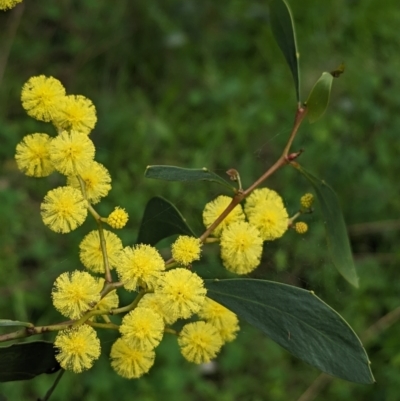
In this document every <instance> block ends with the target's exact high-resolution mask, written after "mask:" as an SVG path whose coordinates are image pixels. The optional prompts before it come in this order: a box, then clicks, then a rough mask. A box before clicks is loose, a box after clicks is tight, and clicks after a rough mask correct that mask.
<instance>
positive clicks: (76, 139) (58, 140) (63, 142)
mask: <svg viewBox="0 0 400 401" xmlns="http://www.w3.org/2000/svg"><path fill="white" fill-rule="evenodd" d="M94 154H95V148H94V145H93V142H92V141H91V140H90V139H89V138H88V136H87V135H85V134H82V133H81V132H77V131H70V132H68V131H63V132H61V133H60V134H59V135H58V136H57V137H55V138H54V139H53V140H52V141H51V143H50V158H51V162H52V163H53V165H54V167H55V168H56V169H57V171H59V172H60V173H61V174H64V175H66V176H71V175H77V174H80V175H81V174H84V173H85V171H87V170H88V169H89V168H90V165H91V164H92V161H93V158H94Z"/></svg>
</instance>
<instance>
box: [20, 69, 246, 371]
mask: <svg viewBox="0 0 400 401" xmlns="http://www.w3.org/2000/svg"><path fill="white" fill-rule="evenodd" d="M21 99H22V105H23V107H24V108H25V110H26V111H27V113H28V114H29V115H30V116H31V117H34V118H36V119H38V120H40V121H45V122H50V123H52V124H53V126H54V127H55V128H56V131H57V133H58V134H57V135H56V136H55V137H51V136H50V135H48V134H46V133H34V134H30V135H27V136H26V137H24V138H23V140H22V141H21V142H20V143H19V144H18V145H17V148H16V156H15V157H16V161H17V165H18V167H19V169H20V170H21V171H22V172H23V173H25V174H26V175H28V176H32V177H46V176H48V175H50V174H51V173H53V172H55V171H57V172H59V173H61V174H62V175H64V176H65V177H66V182H65V185H64V186H61V187H58V188H55V189H53V190H50V191H49V192H48V193H47V195H46V196H45V198H44V201H43V202H42V204H41V216H42V219H43V222H44V224H45V225H46V226H48V227H49V228H50V229H51V230H53V231H55V232H58V233H68V232H70V231H72V230H74V229H76V228H77V227H79V226H80V225H81V224H82V223H83V222H84V220H85V219H86V216H87V214H88V211H89V213H90V214H92V215H93V216H94V217H95V219H96V220H97V222H98V224H99V227H100V228H99V230H94V231H91V232H89V233H88V234H87V235H86V236H85V237H84V238H83V240H82V242H81V243H80V246H79V247H80V259H81V262H82V264H83V266H84V267H85V268H86V270H75V271H73V272H71V273H63V274H61V275H60V276H59V277H58V278H57V279H56V281H55V283H54V286H53V290H52V300H53V305H54V307H55V308H56V309H57V310H58V311H59V312H60V313H61V314H62V315H63V316H65V317H66V318H68V319H71V320H72V323H71V321H68V322H66V323H65V329H63V330H60V331H59V333H58V334H57V336H56V339H55V343H54V345H55V347H56V348H57V350H58V352H57V354H56V358H57V360H58V361H59V363H60V365H61V366H62V367H63V368H64V369H67V370H72V371H74V372H77V373H78V372H82V371H83V370H86V369H89V368H91V367H92V365H93V363H94V361H95V360H96V359H98V358H99V356H100V341H99V339H98V337H97V333H96V328H99V327H102V328H108V329H116V330H118V331H119V333H120V338H118V339H117V340H116V342H115V343H114V345H113V346H112V349H111V354H110V359H111V365H112V367H113V368H114V370H115V371H116V372H117V373H118V374H120V375H121V376H123V377H126V378H137V377H140V376H142V375H143V374H144V373H146V372H148V370H149V369H150V368H151V366H152V365H153V363H154V357H155V353H154V349H155V348H156V347H157V346H158V344H159V343H160V341H161V340H162V338H163V335H164V333H173V334H176V335H177V337H178V344H179V345H180V348H181V352H182V355H183V356H184V357H185V358H186V359H187V360H188V361H190V362H194V363H197V364H199V363H204V362H208V361H210V360H211V359H212V358H214V357H215V356H216V355H217V353H218V352H219V351H220V349H221V347H222V345H223V344H224V343H226V342H228V341H232V340H233V339H234V338H235V336H236V333H237V332H238V330H239V325H238V319H237V317H236V315H235V314H234V313H233V312H231V311H229V310H228V309H226V308H225V307H223V306H222V305H220V304H218V303H216V302H214V301H213V300H211V299H209V298H207V297H206V289H205V287H204V282H203V280H202V279H201V278H200V277H199V276H198V275H197V274H196V273H194V272H192V271H190V270H189V269H187V268H186V267H188V266H190V265H191V264H192V263H193V262H194V261H196V260H199V259H200V253H201V247H202V243H201V241H200V240H199V239H197V238H194V237H188V236H180V237H178V239H177V240H176V241H175V243H174V244H173V246H172V250H171V253H172V257H173V260H174V263H173V264H170V265H168V264H166V262H165V261H164V259H163V258H162V257H161V255H160V253H159V252H158V250H157V249H156V248H154V247H152V246H150V245H145V244H137V245H134V246H126V247H123V244H122V241H121V240H120V238H119V237H118V236H117V235H116V234H115V233H113V232H111V231H109V230H106V229H104V228H103V223H106V224H108V225H109V226H110V227H111V228H113V229H120V228H122V227H124V226H125V224H126V223H127V220H128V215H127V213H126V212H125V211H124V210H123V209H121V208H119V207H117V208H115V210H114V211H113V212H112V213H111V214H110V215H109V216H108V217H107V218H103V217H101V216H99V215H98V214H97V212H96V211H95V210H94V208H93V205H95V204H96V203H98V202H99V201H100V199H101V198H103V197H105V196H106V195H107V194H108V192H109V190H110V189H111V177H110V174H109V173H108V171H107V169H106V168H105V167H104V166H103V165H101V164H100V163H98V162H96V161H95V160H94V156H95V147H94V145H93V142H92V141H91V140H90V139H89V134H90V132H91V130H92V129H93V128H94V126H95V124H96V120H97V117H96V110H95V107H94V106H93V104H92V102H91V101H90V100H89V99H87V98H85V97H84V96H80V95H78V96H75V95H67V94H66V92H65V89H64V87H63V85H62V84H61V82H59V81H58V80H57V79H55V78H53V77H45V76H37V77H32V78H31V79H29V80H28V82H26V84H25V85H24V86H23V89H22V95H21ZM176 266H178V267H176ZM172 267H175V268H172ZM107 270H108V273H109V274H110V270H115V271H116V273H117V276H118V279H119V280H120V281H119V282H118V283H117V285H115V286H111V287H110V286H108V287H107V285H106V281H105V279H104V278H100V277H96V276H94V275H92V274H96V273H100V274H105V273H106V278H107ZM107 284H110V283H107ZM121 286H123V287H124V288H125V289H126V290H127V291H132V292H135V293H136V296H135V298H134V300H133V302H132V303H131V304H130V305H127V306H124V307H119V298H118V295H117V290H116V289H117V288H118V287H121ZM119 313H126V315H125V316H124V317H123V319H122V321H120V324H115V323H114V322H112V321H111V319H110V316H113V315H117V314H119ZM194 315H197V316H198V319H200V320H199V321H194V322H191V323H187V324H186V325H184V326H183V328H182V330H180V331H179V332H177V331H176V330H174V329H173V328H172V327H171V326H172V325H173V324H174V323H175V322H176V321H177V320H178V319H189V318H193V317H194ZM98 319H102V320H103V321H104V322H102V323H99V321H98Z"/></svg>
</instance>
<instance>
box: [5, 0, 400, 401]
mask: <svg viewBox="0 0 400 401" xmlns="http://www.w3.org/2000/svg"><path fill="white" fill-rule="evenodd" d="M291 6H292V10H293V15H294V19H295V23H296V27H297V36H298V45H299V49H300V53H301V59H300V60H301V69H302V71H301V73H302V88H303V99H305V98H306V97H307V94H308V92H309V90H310V89H311V88H312V86H313V84H314V82H315V81H316V80H317V79H318V78H319V76H320V74H321V73H322V71H331V70H333V69H335V68H336V67H337V66H338V65H339V64H340V63H341V62H344V63H345V64H346V71H345V74H343V76H342V77H341V78H340V79H339V80H335V82H334V88H333V94H332V99H331V104H330V106H329V109H328V111H327V113H326V115H325V116H324V118H323V119H322V120H320V121H318V122H317V123H315V124H313V125H309V124H308V122H305V123H304V124H303V126H302V128H301V130H300V133H299V135H298V137H297V139H296V141H295V143H294V148H293V149H294V150H298V149H300V148H303V149H304V150H305V152H304V154H303V155H302V156H301V158H300V160H299V161H300V163H302V165H303V166H305V167H306V168H307V169H309V170H310V171H312V172H313V173H314V174H315V175H317V176H318V177H320V178H322V179H325V180H326V181H327V182H328V183H330V184H331V186H333V188H335V190H336V191H337V193H338V196H339V199H340V201H341V204H342V206H343V210H344V214H345V218H346V221H347V224H348V226H349V233H350V238H351V242H352V246H353V250H354V258H355V261H356V265H357V269H358V273H359V276H360V288H359V289H358V290H356V289H354V288H352V287H351V286H350V285H348V284H347V283H346V282H345V281H344V279H342V278H341V277H340V276H339V275H338V273H337V272H336V270H335V269H334V268H333V266H332V265H331V263H330V261H329V259H328V256H327V248H326V242H325V239H324V230H323V225H322V222H321V218H320V217H321V216H320V214H319V211H318V205H316V212H315V213H314V214H313V215H312V216H309V218H308V219H307V222H308V223H309V226H310V229H309V232H308V233H307V234H306V235H304V236H300V235H297V234H295V233H294V232H289V233H288V234H286V235H285V237H284V238H282V239H281V240H279V241H275V242H272V243H269V244H267V245H266V247H265V252H264V257H263V262H262V265H261V266H260V267H259V268H258V269H257V270H256V272H255V273H254V274H253V276H254V277H262V278H266V279H270V280H276V281H279V282H283V283H288V284H291V285H296V286H300V287H303V288H307V289H312V290H314V291H315V292H316V294H317V295H318V296H320V297H321V298H322V299H323V300H324V301H325V302H327V303H328V304H329V305H331V306H332V307H333V308H335V309H336V310H337V311H338V312H339V313H340V314H342V316H344V317H345V318H346V319H347V321H348V322H349V323H350V325H351V326H352V327H353V328H354V330H355V331H356V332H357V333H358V334H359V335H362V333H364V332H365V330H366V329H367V328H368V327H369V326H370V325H372V324H373V323H374V322H376V321H378V320H379V319H380V318H381V317H382V316H384V315H385V314H387V313H388V312H390V311H392V310H394V309H395V308H397V307H398V306H399V304H400V280H399V279H398V277H399V273H398V262H399V259H400V250H399V249H400V248H399V247H398V243H399V240H400V220H399V212H400V197H399V181H398V179H399V172H400V161H399V153H400V142H399V140H398V135H399V131H400V113H399V108H400V90H399V88H400V72H399V71H400V42H399V36H398V27H399V26H400V8H399V7H398V3H397V2H396V1H394V0H386V1H385V2H383V1H378V0H363V1H356V0H334V1H333V0H330V1H321V2H316V1H312V0H303V1H301V2H295V1H291ZM0 26H1V30H0V41H1V42H0V141H1V146H0V205H1V208H0V317H1V318H8V319H18V320H28V321H32V322H34V323H36V324H38V325H39V324H48V323H51V322H56V321H58V320H60V315H59V314H58V313H56V312H55V311H54V310H53V308H52V306H51V302H50V291H51V287H52V283H53V282H54V280H55V278H56V277H57V276H58V275H59V274H60V273H61V272H64V271H70V270H73V269H76V268H79V266H80V265H79V258H78V244H79V242H80V240H81V239H82V237H83V236H84V235H85V234H86V233H87V232H88V231H89V230H91V229H92V228H93V227H94V223H93V222H92V221H90V220H89V219H88V221H87V222H86V223H85V224H84V225H83V226H82V227H81V228H79V229H78V230H76V231H75V232H73V233H71V234H68V235H59V234H55V233H53V232H51V231H50V230H48V229H47V228H45V227H44V225H43V223H42V221H41V219H40V215H39V205H40V203H41V201H42V199H43V197H44V195H45V194H46V192H47V191H48V190H49V189H52V188H54V187H55V186H58V185H60V184H63V183H64V180H63V178H62V177H61V176H58V175H55V174H54V175H52V176H51V177H49V178H47V179H33V178H29V177H25V176H24V175H22V174H21V173H20V172H19V171H18V170H17V168H16V165H15V162H14V159H13V155H14V152H15V146H16V144H17V143H18V142H19V141H20V140H21V139H22V137H23V136H24V135H26V134H28V133H33V132H47V133H51V134H54V131H53V130H52V127H51V126H50V125H49V124H44V123H40V122H37V121H35V120H33V119H31V118H29V117H28V116H27V115H26V114H25V113H24V111H23V109H22V107H21V105H20V90H21V87H22V85H23V83H24V82H25V81H26V80H27V79H28V78H29V77H31V76H33V75H39V74H45V75H52V76H54V77H56V78H58V79H60V80H61V81H62V83H63V84H64V86H65V87H66V89H67V92H68V93H69V94H82V95H84V96H87V97H88V98H90V99H91V100H92V101H93V102H94V104H95V105H96V108H97V112H98V123H97V126H96V128H95V130H94V131H93V132H92V134H91V138H92V139H93V141H94V142H95V145H96V149H97V153H96V159H97V160H98V161H100V162H102V163H104V164H105V166H106V167H107V168H108V169H109V170H110V173H111V175H112V177H113V189H112V191H111V193H110V194H109V196H108V197H107V198H106V199H104V200H103V201H102V202H101V204H100V205H99V206H98V210H99V211H100V212H101V213H103V214H104V215H107V214H108V213H109V212H110V211H111V210H112V209H113V208H114V206H115V205H120V206H122V207H124V208H126V210H127V211H128V212H129V214H130V221H129V223H128V227H127V228H126V229H124V230H122V231H121V233H120V234H121V237H122V238H123V241H124V244H125V245H129V244H132V243H133V242H134V241H135V238H136V235H137V231H138V226H139V223H140V219H141V215H142V213H143V210H144V207H145V205H146V202H147V200H148V199H150V198H151V197H152V196H155V195H161V196H164V197H166V198H167V199H169V200H171V201H172V202H173V203H175V204H176V205H177V207H178V208H179V209H180V210H181V211H182V213H183V214H184V216H185V217H186V218H187V219H188V221H189V223H190V224H192V226H193V227H194V229H195V230H196V231H197V232H198V233H201V230H202V225H201V211H202V208H203V206H204V204H205V203H206V202H208V201H209V200H211V199H212V198H214V197H215V196H217V195H218V194H220V193H223V189H221V188H220V187H218V186H216V185H214V184H210V183H197V184H180V183H168V182H158V181H153V180H146V179H144V177H143V172H144V170H145V168H146V166H147V165H149V164H174V165H179V166H184V167H193V168H195V167H197V168H199V167H203V166H206V167H208V168H209V169H211V170H213V171H215V172H217V173H218V174H220V175H222V176H224V175H225V171H226V170H228V169H229V168H236V169H237V170H239V172H240V174H241V177H242V181H243V183H244V186H248V185H250V184H251V183H252V181H254V180H255V179H256V178H257V177H258V176H259V175H261V173H262V172H263V171H264V170H265V169H266V168H267V167H269V166H270V165H271V164H272V163H273V162H274V161H275V160H276V158H277V157H278V156H279V155H280V152H281V151H282V147H283V145H284V144H285V141H286V139H287V136H288V134H289V132H290V129H291V125H292V120H293V116H294V111H295V108H296V101H295V92H294V88H293V84H292V81H291V76H290V72H289V68H288V67H287V65H286V63H285V61H284V59H283V56H282V55H281V53H280V51H279V49H278V47H277V45H276V44H275V42H274V40H273V38H272V34H271V32H270V29H269V25H268V8H267V1H266V0H263V1H255V0H249V1H240V0H225V1H223V2H215V1H211V0H204V1H202V2H199V1H194V0H164V1H161V0H158V1H156V0H146V1H144V0H143V1H140V0H138V1H129V0H120V1H119V2H115V3H110V2H103V1H98V0H80V1H76V0H60V1H57V2H54V1H50V0H40V1H29V0H26V1H24V3H23V4H22V5H20V6H18V7H17V8H15V9H14V10H12V11H8V12H1V13H0ZM267 185H268V186H269V187H271V188H274V189H275V190H277V191H279V192H280V193H281V194H282V196H283V197H284V199H285V202H286V204H287V207H288V210H289V212H290V213H291V214H293V213H294V212H296V210H297V208H298V205H299V198H300V196H301V195H302V194H304V193H305V192H307V191H309V190H310V189H311V188H309V186H308V184H307V182H306V181H304V180H303V178H302V177H300V176H299V175H298V173H297V172H296V171H294V170H293V169H290V167H287V168H284V169H282V170H280V171H279V172H278V173H277V174H275V175H274V176H273V177H272V178H271V179H269V180H268V182H267ZM216 265H218V257H217V253H216V249H215V248H213V247H211V249H210V250H209V251H208V252H206V253H205V258H204V261H203V263H202V264H199V265H198V266H197V268H196V269H197V271H198V272H199V273H200V274H201V275H203V276H204V277H207V276H211V275H215V274H217V275H219V276H221V275H222V274H224V273H223V271H222V269H221V268H219V267H215V266H216ZM399 328H400V325H399V323H395V324H394V325H393V326H392V327H390V328H389V329H388V330H386V331H384V332H383V333H381V334H380V335H379V336H376V337H375V338H374V339H373V340H372V341H370V342H369V343H368V345H367V351H368V353H369V357H370V359H371V361H372V369H373V372H374V375H375V378H376V381H377V383H376V384H374V385H369V386H368V385H358V384H354V383H348V382H345V381H343V380H340V379H334V380H333V381H332V382H331V383H330V384H329V385H328V386H326V387H324V388H322V389H320V390H318V391H316V392H315V393H314V395H313V398H312V397H308V398H304V399H302V401H308V400H311V399H316V400H327V401H330V400H332V401H333V400H338V399H340V400H342V401H346V400H368V401H374V400H379V401H380V400H387V401H396V400H399V395H398V382H399V377H400V336H399ZM52 338H53V336H51V335H49V336H48V337H46V339H49V340H51V339H52ZM114 338H115V334H114V333H106V334H105V335H103V338H102V339H103V349H104V356H103V357H102V358H101V359H100V360H99V361H98V362H97V363H96V364H95V366H94V368H93V369H92V370H90V371H88V372H86V373H83V374H81V375H74V374H71V373H67V374H66V375H65V376H64V378H63V379H62V380H61V382H60V385H59V387H58V388H57V390H56V393H55V395H54V399H55V400H61V401H63V400H82V399H85V400H87V401H95V400H104V399H118V400H128V399H129V400H130V399H138V400H141V401H153V400H159V399H160V398H161V397H162V398H163V399H169V400H174V401H175V400H176V401H180V400H182V401H185V400H193V401H196V400H218V401H231V400H241V401H242V400H243V401H261V400H274V401H286V400H297V399H298V398H299V397H300V395H301V394H302V393H303V392H304V391H305V390H306V389H307V388H308V386H309V385H310V384H311V383H312V382H313V380H314V379H315V378H316V377H317V376H318V375H319V372H318V371H317V370H316V369H314V368H312V367H310V366H308V365H306V364H304V363H302V362H301V361H299V360H296V359H295V358H293V357H292V356H291V355H290V354H289V353H288V352H286V351H285V350H283V349H282V348H280V347H279V346H278V345H276V344H275V343H273V342H272V341H271V340H269V339H268V338H266V337H265V336H263V335H262V334H261V333H260V332H258V331H257V330H255V329H253V328H252V327H250V326H248V325H246V324H244V323H243V324H242V330H241V332H240V334H239V336H238V339H237V340H236V341H235V342H233V343H230V344H228V345H227V346H225V348H224V349H223V351H222V353H221V355H220V356H219V357H218V359H217V361H216V371H215V372H213V373H211V374H205V373H204V372H202V371H201V370H200V369H199V368H198V367H197V366H195V365H190V364H189V363H186V362H185V361H184V360H183V358H182V357H181V356H180V354H179V351H178V349H177V345H176V342H175V341H174V339H172V338H167V339H166V340H165V341H163V344H162V345H161V346H160V347H159V348H158V349H157V358H156V363H155V366H154V367H153V368H152V370H151V371H150V373H149V374H148V375H146V376H145V377H144V378H142V379H140V380H136V381H135V380H132V381H129V380H125V379H122V378H120V377H118V376H117V375H116V374H114V372H113V371H112V369H111V368H110V366H109V362H108V359H107V356H106V353H107V352H108V350H109V348H110V346H111V344H112V341H113V340H114ZM33 339H37V338H33ZM54 379H55V376H54V375H49V376H46V375H42V376H39V377H37V378H35V379H33V380H31V381H27V382H14V383H5V384H2V385H1V387H0V394H1V395H0V399H1V400H10V401H11V400H13V401H14V400H35V399H37V398H38V397H42V396H43V395H44V393H45V391H46V390H47V389H48V388H49V387H50V385H51V383H52V382H53V381H54Z"/></svg>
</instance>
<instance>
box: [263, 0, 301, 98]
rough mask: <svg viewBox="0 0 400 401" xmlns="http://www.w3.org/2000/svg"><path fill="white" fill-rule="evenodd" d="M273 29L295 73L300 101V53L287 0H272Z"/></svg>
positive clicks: (291, 69) (271, 17) (294, 77)
mask: <svg viewBox="0 0 400 401" xmlns="http://www.w3.org/2000/svg"><path fill="white" fill-rule="evenodd" d="M269 9H270V21H271V29H272V33H273V34H274V37H275V40H276V42H277V43H278V46H279V47H280V49H281V51H282V53H283V54H284V56H285V58H286V61H287V63H288V64H289V68H290V71H291V72H292V75H293V80H294V85H295V88H296V97H297V101H298V102H300V73H299V53H298V51H297V44H296V32H295V29H294V22H293V17H292V13H291V11H290V8H289V6H288V4H287V3H286V1H285V0H270V6H269Z"/></svg>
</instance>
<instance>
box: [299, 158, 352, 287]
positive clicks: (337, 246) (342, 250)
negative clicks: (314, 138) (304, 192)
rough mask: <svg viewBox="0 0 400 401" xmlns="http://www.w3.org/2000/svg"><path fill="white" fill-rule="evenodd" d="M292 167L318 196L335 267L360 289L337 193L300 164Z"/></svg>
mask: <svg viewBox="0 0 400 401" xmlns="http://www.w3.org/2000/svg"><path fill="white" fill-rule="evenodd" d="M292 165H293V166H294V167H295V168H296V169H297V170H298V171H299V172H300V173H301V174H303V176H304V177H306V178H307V180H308V181H309V182H310V183H311V185H312V186H313V188H314V190H315V193H316V194H317V198H318V201H319V203H320V205H321V212H322V215H323V218H324V224H325V230H326V239H327V242H328V249H329V253H330V257H331V260H332V262H333V264H334V266H335V267H336V269H337V270H338V271H339V273H340V274H341V275H342V276H343V277H344V278H345V279H346V280H347V281H348V282H349V283H350V284H352V285H354V286H355V287H358V277H357V271H356V268H355V266H354V261H353V256H352V253H351V248H350V241H349V237H348V235H347V229H346V224H345V222H344V218H343V214H342V210H341V208H340V205H339V200H338V198H337V196H336V193H335V192H334V190H333V189H332V188H331V187H330V186H329V185H328V184H327V183H326V182H325V181H323V180H320V179H318V178H317V177H315V176H313V175H312V174H311V173H309V172H308V171H306V170H304V168H303V167H301V166H300V165H299V164H297V163H293V164H292Z"/></svg>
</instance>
